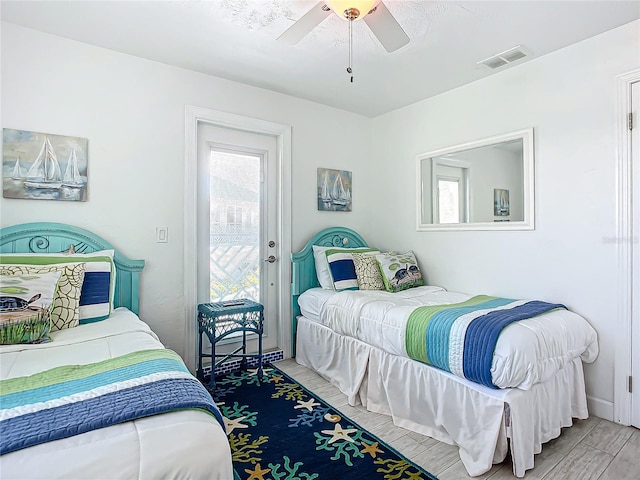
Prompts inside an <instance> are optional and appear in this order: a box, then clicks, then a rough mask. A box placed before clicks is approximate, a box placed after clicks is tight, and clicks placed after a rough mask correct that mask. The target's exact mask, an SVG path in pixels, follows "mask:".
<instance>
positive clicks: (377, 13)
mask: <svg viewBox="0 0 640 480" xmlns="http://www.w3.org/2000/svg"><path fill="white" fill-rule="evenodd" d="M363 20H364V22H365V23H366V24H367V26H368V27H369V28H370V29H371V31H372V32H373V34H374V35H375V36H376V37H377V38H378V40H380V43H381V44H382V46H383V47H384V48H385V50H386V51H387V52H389V53H391V52H395V51H396V50H398V49H399V48H400V47H404V46H405V45H406V44H407V43H409V37H408V36H407V34H406V33H404V30H403V29H402V27H401V26H400V24H399V23H398V21H397V20H396V19H395V18H394V17H393V15H391V12H390V11H389V9H388V8H387V7H386V6H385V4H384V3H382V2H380V3H379V4H378V6H377V7H376V8H375V10H374V11H373V12H372V13H370V14H369V15H367V16H366V17H364V18H363Z"/></svg>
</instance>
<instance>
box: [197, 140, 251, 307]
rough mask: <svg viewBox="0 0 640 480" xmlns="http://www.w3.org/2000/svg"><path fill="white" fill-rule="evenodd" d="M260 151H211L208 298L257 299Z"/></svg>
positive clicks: (215, 300) (211, 299)
mask: <svg viewBox="0 0 640 480" xmlns="http://www.w3.org/2000/svg"><path fill="white" fill-rule="evenodd" d="M261 165H262V156H260V155H250V154H244V153H234V152H225V151H217V150H212V151H211V164H210V222H209V225H210V232H209V282H210V288H209V291H210V301H211V302H217V301H220V300H231V299H235V298H249V299H251V300H254V301H256V302H261V301H262V299H261V285H260V283H261V282H260V278H261V275H260V273H261V272H260V270H261V262H260V258H261V255H260V245H261V238H260V234H261V231H260V230H261V229H260V218H261V197H262V195H261V184H262V182H261V177H262V171H261V170H262V168H261Z"/></svg>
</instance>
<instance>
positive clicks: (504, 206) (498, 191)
mask: <svg viewBox="0 0 640 480" xmlns="http://www.w3.org/2000/svg"><path fill="white" fill-rule="evenodd" d="M493 215H495V216H496V217H506V216H508V215H509V190H506V189H504V188H494V189H493Z"/></svg>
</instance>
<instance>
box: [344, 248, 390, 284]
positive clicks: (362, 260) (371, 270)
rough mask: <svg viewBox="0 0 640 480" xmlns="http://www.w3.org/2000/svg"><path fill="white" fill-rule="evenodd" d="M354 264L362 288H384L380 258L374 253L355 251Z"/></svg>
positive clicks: (353, 255)
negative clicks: (379, 264) (379, 263)
mask: <svg viewBox="0 0 640 480" xmlns="http://www.w3.org/2000/svg"><path fill="white" fill-rule="evenodd" d="M351 256H352V257H353V266H354V267H355V269H356V278H357V280H358V288H359V289H360V290H384V281H383V280H382V275H380V267H379V266H378V260H377V259H376V256H375V255H374V254H372V253H353V254H351Z"/></svg>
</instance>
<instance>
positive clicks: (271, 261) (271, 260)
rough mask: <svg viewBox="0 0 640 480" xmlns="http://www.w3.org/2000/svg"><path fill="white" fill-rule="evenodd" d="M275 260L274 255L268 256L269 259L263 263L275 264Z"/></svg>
mask: <svg viewBox="0 0 640 480" xmlns="http://www.w3.org/2000/svg"><path fill="white" fill-rule="evenodd" d="M276 260H277V259H276V257H275V255H269V257H267V258H265V260H264V261H265V262H269V263H273V262H275V261H276Z"/></svg>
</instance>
